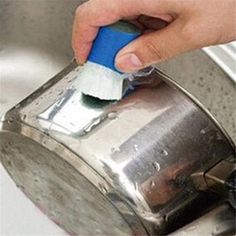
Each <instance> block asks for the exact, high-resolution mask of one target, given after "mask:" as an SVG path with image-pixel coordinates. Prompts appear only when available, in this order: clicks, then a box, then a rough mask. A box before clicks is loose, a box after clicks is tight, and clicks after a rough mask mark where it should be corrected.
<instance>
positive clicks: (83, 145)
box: [0, 62, 234, 235]
mask: <svg viewBox="0 0 236 236" xmlns="http://www.w3.org/2000/svg"><path fill="white" fill-rule="evenodd" d="M78 69H79V68H78V67H77V65H76V63H75V62H72V63H71V64H70V65H69V66H68V67H67V68H65V69H64V70H63V71H62V72H61V73H59V74H58V75H56V76H55V77H54V78H52V79H51V80H50V81H48V82H47V83H46V84H45V85H44V86H42V87H41V88H39V89H38V90H37V91H35V92H34V93H33V94H32V95H30V96H29V97H28V98H26V99H25V100H24V101H22V102H21V103H19V104H18V105H16V106H15V107H14V108H13V109H11V110H10V111H9V112H8V113H7V114H6V115H5V117H4V119H3V121H2V123H1V131H0V138H1V143H0V149H1V152H0V156H1V159H2V162H3V165H4V166H5V168H6V169H7V170H8V171H9V173H10V174H11V176H12V178H13V179H14V181H15V182H16V183H17V184H18V185H19V186H21V189H22V190H23V191H24V192H25V193H26V194H27V195H28V196H29V198H30V199H32V201H34V202H35V203H36V204H37V205H39V206H40V207H41V209H43V210H44V212H45V213H46V214H47V215H49V217H51V218H52V219H53V220H54V221H56V222H57V223H58V224H60V225H61V226H62V227H63V228H64V229H66V230H67V231H68V232H71V233H75V234H84V235H85V234H86V235H88V234H91V229H94V228H96V229H97V232H96V235H111V234H117V235H131V234H134V235H135V234H137V235H147V234H166V233H169V232H171V231H173V230H174V229H176V227H180V226H181V225H183V224H185V223H187V222H188V221H189V220H191V219H193V216H196V217H197V214H201V213H202V212H203V211H205V210H206V206H205V205H204V204H202V199H203V198H204V197H205V198H206V197H208V195H207V193H201V192H199V191H198V189H196V187H195V185H194V183H193V182H192V179H191V176H192V175H193V174H194V173H199V172H203V173H205V172H206V171H207V170H209V169H211V168H212V167H213V166H215V165H216V164H217V163H218V162H219V161H221V160H222V159H225V158H227V157H228V156H230V155H232V154H233V152H234V147H233V146H232V143H231V141H230V140H229V139H228V137H227V136H226V135H225V132H224V131H222V130H221V129H220V127H219V126H218V124H217V123H215V121H214V119H212V118H211V117H210V116H208V114H207V113H205V112H204V110H203V108H202V107H201V106H200V104H199V103H197V102H196V101H195V100H192V99H191V98H190V97H189V96H188V95H187V94H186V92H184V91H183V90H182V89H181V88H180V87H179V86H178V85H176V84H174V83H173V82H172V81H171V80H170V79H169V78H168V77H167V76H165V75H164V74H162V73H161V72H159V71H158V70H156V69H155V70H153V71H152V73H151V74H150V75H148V77H147V78H139V80H141V79H145V80H146V81H150V83H146V84H143V83H139V84H138V86H137V87H136V89H135V90H134V91H132V92H131V93H129V95H127V96H126V97H124V98H123V99H122V100H121V101H118V102H106V101H100V100H97V99H94V98H91V97H87V96H84V95H82V94H81V93H80V92H79V91H77V90H76V89H74V88H73V86H72V81H73V80H74V79H75V75H76V72H77V71H78ZM161 80H163V81H165V82H162V83H161V82H160V81H161ZM202 130H204V132H202ZM34 179H37V181H34ZM38 199H40V201H39V200H38ZM78 199H80V200H78ZM215 202H216V200H212V201H211V202H210V203H209V204H208V207H212V206H213V205H214V204H215ZM193 204H198V209H194V208H193ZM78 216H79V217H78ZM180 216H181V221H179V218H180ZM78 220H79V221H78ZM176 222H179V225H177V224H176Z"/></svg>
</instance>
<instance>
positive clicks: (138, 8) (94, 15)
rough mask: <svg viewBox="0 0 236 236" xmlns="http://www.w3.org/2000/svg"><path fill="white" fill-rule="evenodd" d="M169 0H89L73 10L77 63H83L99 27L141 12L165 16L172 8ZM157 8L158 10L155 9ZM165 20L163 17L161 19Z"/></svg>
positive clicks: (74, 44) (74, 47)
mask: <svg viewBox="0 0 236 236" xmlns="http://www.w3.org/2000/svg"><path fill="white" fill-rule="evenodd" d="M168 2H170V3H171V2H175V1H172V0H158V1H156V2H155V6H153V1H151V0H145V1H144V0H90V1H88V2H86V3H84V4H82V5H81V6H80V7H78V9H77V11H76V16H75V20H74V26H73V34H72V46H73V49H74V52H75V56H76V58H77V60H78V61H79V62H80V63H83V62H85V60H86V59H87V56H88V54H89V51H90V49H91V46H92V42H93V40H94V39H95V38H96V35H97V32H98V29H99V27H100V26H105V25H109V24H112V23H114V22H116V21H118V20H120V19H125V18H130V17H131V18H132V17H133V16H138V15H141V14H145V15H150V16H153V17H158V16H157V15H158V14H159V15H161V16H163V17H164V16H165V17H166V15H167V13H168V12H169V11H170V9H171V4H170V3H169V4H168ZM154 8H155V9H158V10H155V11H154ZM164 20H165V19H164Z"/></svg>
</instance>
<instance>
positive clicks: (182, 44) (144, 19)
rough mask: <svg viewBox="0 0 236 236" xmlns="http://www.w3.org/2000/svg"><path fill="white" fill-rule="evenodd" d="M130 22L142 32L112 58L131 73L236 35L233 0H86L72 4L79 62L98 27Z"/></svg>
mask: <svg viewBox="0 0 236 236" xmlns="http://www.w3.org/2000/svg"><path fill="white" fill-rule="evenodd" d="M120 19H126V20H131V21H132V22H133V23H135V24H137V25H138V26H139V27H141V29H142V30H143V35H142V36H140V37H139V38H138V39H136V40H135V41H133V42H131V43H130V44H128V45H127V46H125V47H124V48H123V49H121V51H120V52H119V53H118V54H117V56H116V60H115V63H116V67H117V69H119V70H120V71H123V72H133V71H137V70H139V69H142V68H144V67H146V66H149V65H151V64H154V63H158V62H161V61H164V60H166V59H169V58H172V57H174V56H176V55H178V54H180V53H184V52H187V51H190V50H194V49H198V48H202V47H205V46H209V45H215V44H220V43H226V42H230V41H233V40H235V39H236V1H235V0H207V1H206V0H90V1H88V2H86V3H84V4H82V5H80V6H79V7H78V8H77V11H76V16H75V20H74V27H73V36H72V45H73V49H74V52H75V57H76V58H77V61H78V62H79V63H84V62H85V61H86V59H87V57H88V54H89V52H90V49H91V46H92V43H93V40H94V39H95V38H96V35H97V32H98V30H99V27H101V26H105V25H109V24H112V23H114V22H117V21H118V20H120Z"/></svg>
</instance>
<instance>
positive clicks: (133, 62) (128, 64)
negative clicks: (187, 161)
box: [116, 53, 143, 72]
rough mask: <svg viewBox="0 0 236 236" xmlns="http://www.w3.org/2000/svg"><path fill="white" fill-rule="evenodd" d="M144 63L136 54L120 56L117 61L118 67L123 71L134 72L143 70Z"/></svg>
mask: <svg viewBox="0 0 236 236" xmlns="http://www.w3.org/2000/svg"><path fill="white" fill-rule="evenodd" d="M142 65H143V64H142V62H141V61H140V59H139V58H138V57H137V56H136V55H135V54H134V53H127V54H124V55H121V56H118V57H117V59H116V66H117V68H118V69H120V70H122V71H127V72H128V71H134V70H138V69H140V68H142Z"/></svg>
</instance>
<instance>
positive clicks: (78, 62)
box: [75, 55, 85, 66]
mask: <svg viewBox="0 0 236 236" xmlns="http://www.w3.org/2000/svg"><path fill="white" fill-rule="evenodd" d="M75 60H76V62H77V64H78V65H80V66H82V65H83V64H84V63H85V61H84V60H81V59H80V58H79V57H78V56H76V55H75Z"/></svg>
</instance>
